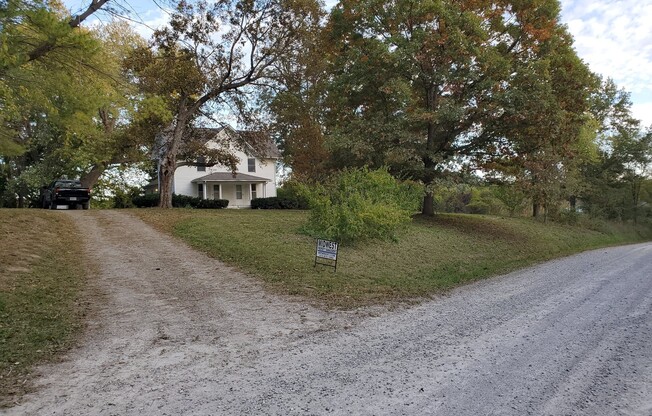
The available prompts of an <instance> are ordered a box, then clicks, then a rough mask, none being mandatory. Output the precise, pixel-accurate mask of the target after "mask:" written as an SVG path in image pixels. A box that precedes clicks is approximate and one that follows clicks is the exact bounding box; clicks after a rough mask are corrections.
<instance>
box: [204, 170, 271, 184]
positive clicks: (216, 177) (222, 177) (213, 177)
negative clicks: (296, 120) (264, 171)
mask: <svg viewBox="0 0 652 416" xmlns="http://www.w3.org/2000/svg"><path fill="white" fill-rule="evenodd" d="M269 181H270V180H269V179H265V178H261V177H259V176H253V175H245V174H244V173H230V172H218V173H211V174H210V175H206V176H202V177H201V178H197V179H193V180H192V182H193V183H198V182H249V183H251V182H269Z"/></svg>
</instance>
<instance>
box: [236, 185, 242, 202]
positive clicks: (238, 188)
mask: <svg viewBox="0 0 652 416" xmlns="http://www.w3.org/2000/svg"><path fill="white" fill-rule="evenodd" d="M235 199H242V185H236V186H235Z"/></svg>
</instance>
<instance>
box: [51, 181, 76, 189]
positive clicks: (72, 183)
mask: <svg viewBox="0 0 652 416" xmlns="http://www.w3.org/2000/svg"><path fill="white" fill-rule="evenodd" d="M54 186H55V188H81V182H76V181H57V182H56V183H55V184H54Z"/></svg>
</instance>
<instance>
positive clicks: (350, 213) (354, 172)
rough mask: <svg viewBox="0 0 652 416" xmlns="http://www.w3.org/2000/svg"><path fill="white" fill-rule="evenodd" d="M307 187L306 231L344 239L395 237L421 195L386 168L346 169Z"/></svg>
mask: <svg viewBox="0 0 652 416" xmlns="http://www.w3.org/2000/svg"><path fill="white" fill-rule="evenodd" d="M304 190H305V195H306V197H307V199H308V201H309V205H310V208H311V210H310V217H309V220H308V224H307V225H306V227H305V230H306V232H307V233H309V234H311V235H314V236H316V237H321V238H330V239H334V240H337V241H340V242H344V243H351V242H355V241H360V240H365V239H376V238H377V239H394V238H396V231H397V230H398V229H399V228H400V227H401V226H403V225H405V224H407V223H409V222H410V221H411V220H412V215H413V214H414V213H415V212H416V211H417V210H418V207H419V202H420V197H421V192H420V190H419V189H417V188H416V187H414V186H413V185H412V184H410V183H399V182H398V181H397V180H396V179H395V178H393V177H392V176H391V175H390V174H389V173H388V172H387V171H386V170H383V169H379V170H375V171H370V170H368V169H349V170H344V171H342V172H339V173H338V174H336V175H335V176H334V177H332V178H331V179H330V180H329V181H327V182H326V184H325V185H315V186H313V187H311V188H308V187H305V188H304Z"/></svg>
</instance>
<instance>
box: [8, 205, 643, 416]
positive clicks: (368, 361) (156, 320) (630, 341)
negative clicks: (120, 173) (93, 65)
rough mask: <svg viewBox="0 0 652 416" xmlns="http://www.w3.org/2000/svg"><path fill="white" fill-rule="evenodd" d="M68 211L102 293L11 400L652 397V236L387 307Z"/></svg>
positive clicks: (464, 408)
mask: <svg viewBox="0 0 652 416" xmlns="http://www.w3.org/2000/svg"><path fill="white" fill-rule="evenodd" d="M62 215H75V216H76V217H78V221H79V224H80V227H81V228H82V230H84V233H85V234H86V235H87V236H88V237H87V241H86V244H87V247H88V248H89V252H90V255H91V256H92V259H93V261H94V262H96V263H97V265H98V268H99V271H98V275H97V278H96V279H94V280H93V282H92V285H93V290H94V291H95V292H96V293H100V294H101V297H100V298H98V302H96V303H97V308H98V310H97V311H96V312H95V313H94V314H93V317H94V319H93V321H92V322H91V323H90V326H89V330H88V333H87V335H86V336H85V337H84V340H83V342H82V345H81V346H80V347H79V348H77V349H75V350H73V351H71V352H70V354H69V356H68V357H67V359H66V360H64V362H63V363H59V364H54V365H50V366H47V367H44V368H42V369H41V370H40V373H41V374H40V377H39V384H40V389H39V390H38V391H37V392H36V393H35V394H32V395H30V396H27V397H26V398H25V401H24V404H23V405H21V406H19V407H16V408H13V409H10V410H9V414H10V415H50V414H53V415H139V416H147V415H260V414H270V415H289V414H293V415H294V414H296V415H304V414H315V415H321V414H337V415H367V414H376V415H385V414H392V415H425V414H433V415H479V414H487V415H489V414H491V415H519V416H520V415H528V414H530V415H569V414H572V415H587V416H588V415H591V416H599V415H605V416H606V415H650V414H652V400H651V399H650V398H651V397H652V347H650V345H652V244H639V245H634V246H627V247H617V248H612V249H603V250H596V251H592V252H587V253H584V254H580V255H577V256H573V257H570V258H566V259H560V260H557V261H553V262H549V263H546V264H542V265H540V266H537V267H533V268H529V269H526V270H522V271H519V272H516V273H512V274H510V275H506V276H501V277H498V278H494V279H490V280H486V281H483V282H479V283H476V284H472V285H468V286H466V287H463V288H460V289H457V290H454V291H452V293H450V294H449V295H448V296H444V297H439V298H437V299H434V300H433V301H429V302H425V303H423V304H422V305H419V306H417V307H413V308H409V309H404V310H399V311H395V312H385V313H379V314H377V316H370V315H369V314H368V313H367V312H346V313H345V312H324V311H320V310H318V309H315V308H312V307H310V306H306V305H304V304H302V303H299V302H296V301H293V300H291V299H289V298H288V299H285V298H282V297H279V296H275V295H271V294H268V293H265V292H264V291H263V289H262V288H261V286H260V285H259V284H258V283H256V282H255V281H253V280H251V279H249V278H247V277H246V276H244V275H242V274H241V273H238V272H236V271H234V270H232V269H230V268H228V267H225V266H224V265H223V264H221V263H220V262H218V261H216V260H213V259H210V258H208V257H207V256H205V255H203V254H201V253H198V252H196V251H194V250H192V249H190V248H188V247H187V246H185V245H184V244H183V243H181V242H179V241H178V240H176V239H174V238H171V237H168V236H164V235H162V234H161V233H159V232H157V231H155V230H153V229H152V228H151V227H149V226H147V225H145V224H144V223H143V222H141V221H140V220H138V219H135V218H133V217H131V216H129V215H128V214H125V213H122V212H119V211H95V212H79V211H77V212H70V213H62Z"/></svg>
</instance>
